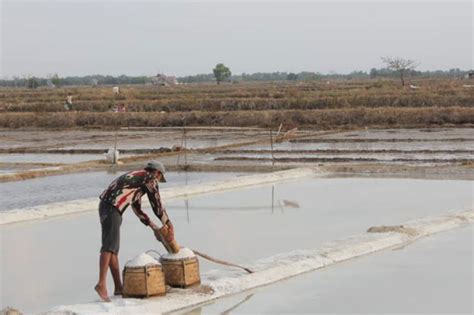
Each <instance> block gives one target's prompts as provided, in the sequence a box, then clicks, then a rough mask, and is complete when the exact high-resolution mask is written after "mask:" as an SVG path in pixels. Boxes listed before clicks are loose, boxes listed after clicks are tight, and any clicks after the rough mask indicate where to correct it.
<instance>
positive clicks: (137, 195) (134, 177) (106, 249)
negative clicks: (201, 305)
mask: <svg viewBox="0 0 474 315" xmlns="http://www.w3.org/2000/svg"><path fill="white" fill-rule="evenodd" d="M158 182H162V183H165V182H166V179H165V167H164V165H163V164H162V163H161V162H158V161H150V162H148V163H147V164H146V165H145V168H144V169H143V170H138V171H132V172H128V173H126V174H123V175H122V176H120V177H118V178H116V179H115V180H114V181H113V182H112V183H111V184H110V185H109V187H107V189H106V190H104V192H103V193H102V194H101V195H100V203H99V215H100V225H101V228H102V247H101V249H100V260H99V264H100V269H99V282H98V283H97V285H96V286H95V290H96V291H97V293H98V294H99V296H100V298H101V299H102V300H104V301H107V302H110V298H109V296H108V293H107V286H106V277H107V270H108V269H109V268H110V271H111V273H112V277H113V279H114V285H115V290H114V295H120V294H121V293H122V281H121V280H120V268H119V261H118V252H119V247H120V225H121V224H122V214H123V213H124V211H125V210H126V209H127V207H128V206H129V205H131V207H132V210H133V212H135V214H136V215H137V216H138V218H139V219H140V221H141V222H142V223H143V224H145V225H146V226H149V227H151V228H152V229H153V230H154V231H155V230H156V229H157V226H156V225H155V224H154V223H153V222H152V221H151V220H150V218H149V217H148V215H147V214H146V213H144V212H143V211H142V207H141V198H142V196H143V195H145V194H146V195H147V196H148V200H149V201H150V205H151V208H152V210H153V212H154V213H155V215H156V216H157V217H158V218H159V219H160V221H161V222H162V223H163V225H166V226H167V227H168V231H169V237H171V238H174V230H173V225H172V224H171V221H170V220H169V218H168V214H167V213H166V209H165V207H164V206H163V204H162V203H161V198H160V193H159V189H158ZM155 234H156V233H155Z"/></svg>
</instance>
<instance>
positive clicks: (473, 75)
mask: <svg viewBox="0 0 474 315" xmlns="http://www.w3.org/2000/svg"><path fill="white" fill-rule="evenodd" d="M464 79H468V80H469V79H474V71H473V70H471V71H468V73H466V75H465V76H464Z"/></svg>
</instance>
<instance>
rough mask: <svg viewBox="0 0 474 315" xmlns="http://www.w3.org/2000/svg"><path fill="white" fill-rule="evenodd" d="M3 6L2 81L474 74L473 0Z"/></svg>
mask: <svg viewBox="0 0 474 315" xmlns="http://www.w3.org/2000/svg"><path fill="white" fill-rule="evenodd" d="M0 1H2V2H1V6H0V8H1V49H0V52H1V65H0V76H2V77H11V76H13V75H18V76H24V75H36V76H46V75H48V74H52V73H58V74H59V75H60V76H67V75H86V74H111V75H119V74H127V75H152V74H156V73H157V72H163V73H166V74H169V75H177V76H183V75H188V74H197V73H210V72H211V71H212V68H213V67H214V66H215V65H216V63H219V62H223V63H225V64H226V65H227V66H229V67H230V69H231V70H232V72H233V73H235V74H240V73H242V72H246V73H253V72H273V71H288V72H300V71H315V72H323V73H328V72H330V71H335V72H342V73H347V72H351V71H354V70H364V71H368V70H369V69H370V68H372V67H377V68H378V67H382V65H383V64H382V62H381V60H380V56H387V55H389V56H400V57H405V58H409V59H415V60H418V61H420V62H421V65H420V67H419V68H420V69H422V70H434V69H449V68H461V69H470V68H472V67H473V66H472V64H473V41H474V39H473V4H472V2H473V1H471V0H468V1H452V0H451V1H418V2H416V1H383V0H379V1H356V0H352V1H351V0H349V1H334V0H333V1H326V2H325V1H316V0H315V1H305V2H295V1H291V2H290V1H278V2H277V1H260V2H255V1H222V0H221V1H219V2H209V1H207V2H202V1H185V0H178V1H173V2H164V1H142V2H137V1H120V2H118V1H95V2H90V1H39V0H37V1H32V2H22V1H18V0H15V1H10V0H6V1H5V0H0Z"/></svg>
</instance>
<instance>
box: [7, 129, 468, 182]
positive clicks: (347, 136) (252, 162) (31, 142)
mask: <svg viewBox="0 0 474 315" xmlns="http://www.w3.org/2000/svg"><path fill="white" fill-rule="evenodd" d="M284 135H285V134H284V133H283V132H281V133H278V131H277V130H272V131H270V130H267V129H262V128H186V129H183V128H125V129H119V130H116V131H114V130H106V131H104V130H68V131H60V132H59V131H45V130H38V131H19V130H1V131H0V138H1V140H2V141H1V142H0V143H1V144H0V182H7V181H12V180H22V179H29V178H36V177H44V176H50V175H58V174H71V173H78V172H88V171H122V170H127V169H130V168H135V167H140V166H141V165H142V164H143V163H144V162H145V161H147V160H149V159H159V160H162V161H163V162H164V163H165V165H166V166H167V167H168V169H170V170H189V171H217V172H226V171H230V172H268V171H273V170H281V169H288V168H293V167H300V166H320V167H322V168H323V169H325V170H327V171H329V172H331V173H333V174H337V175H338V176H341V175H344V176H350V175H357V176H360V175H364V176H372V175H373V176H391V177H415V178H425V177H431V178H448V179H449V178H452V179H474V167H473V166H474V129H472V128H438V129H359V130H351V131H347V130H331V131H321V130H308V129H307V130H299V131H298V132H296V133H294V134H292V135H287V137H285V138H284ZM114 147H116V148H117V149H118V150H119V151H120V153H121V158H120V162H119V164H118V165H112V164H111V163H110V162H108V161H107V160H106V157H105V153H106V152H107V150H108V149H110V148H114Z"/></svg>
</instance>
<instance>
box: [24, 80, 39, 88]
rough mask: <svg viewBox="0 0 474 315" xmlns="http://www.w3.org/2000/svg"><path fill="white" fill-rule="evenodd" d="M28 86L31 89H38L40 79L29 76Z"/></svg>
mask: <svg viewBox="0 0 474 315" xmlns="http://www.w3.org/2000/svg"><path fill="white" fill-rule="evenodd" d="M26 86H27V87H28V88H29V89H36V88H37V87H38V86H39V82H38V80H37V79H36V78H35V77H30V78H28V80H27V81H26Z"/></svg>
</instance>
